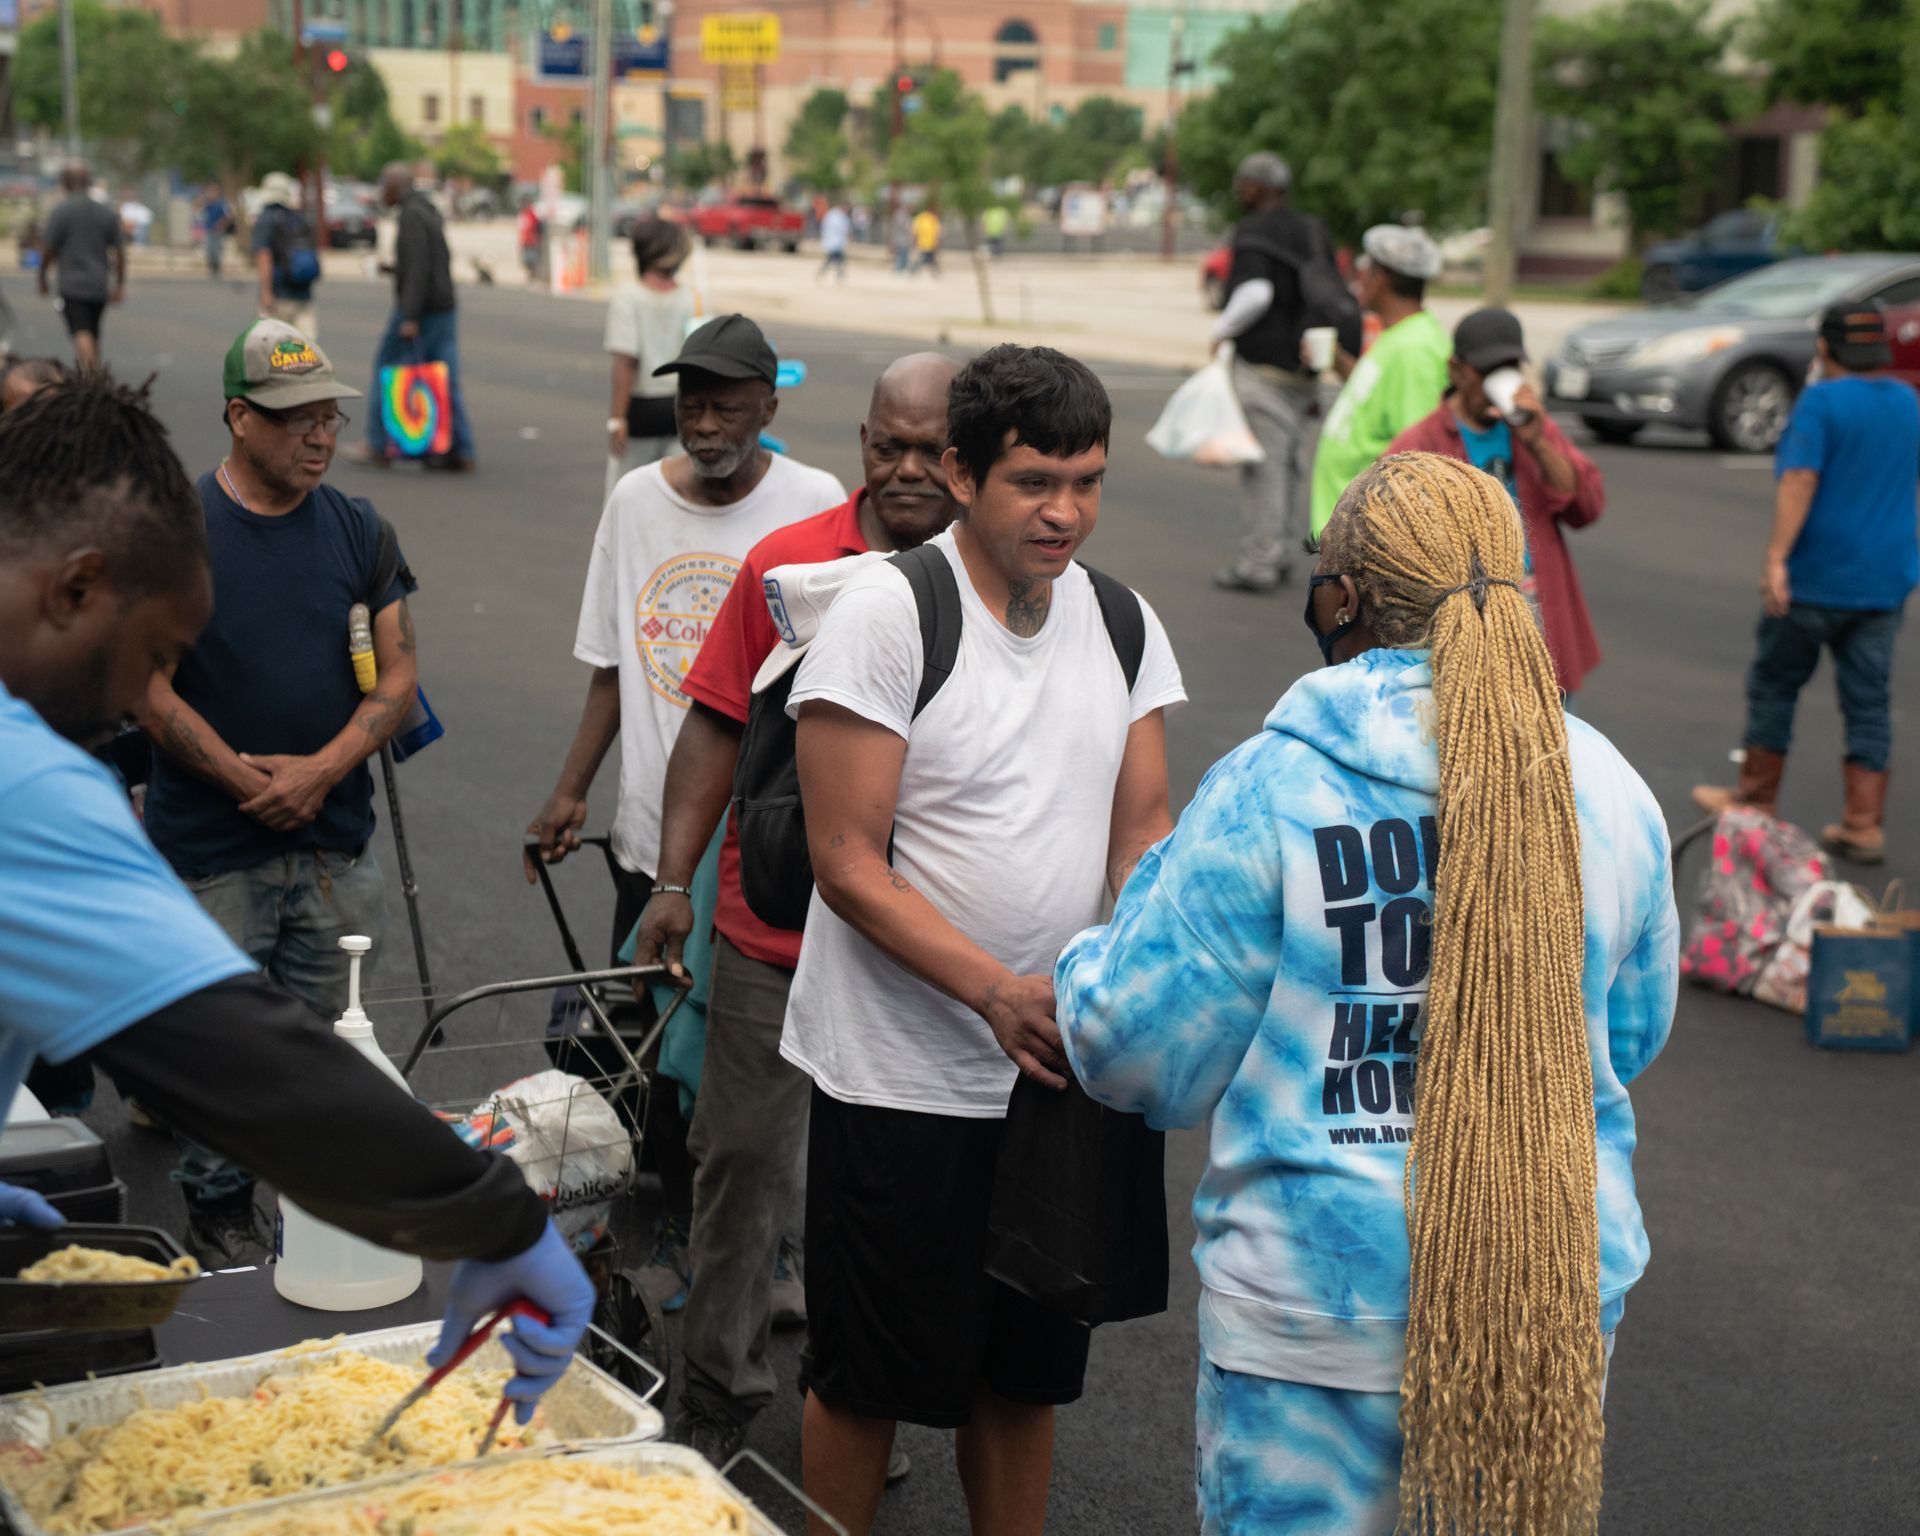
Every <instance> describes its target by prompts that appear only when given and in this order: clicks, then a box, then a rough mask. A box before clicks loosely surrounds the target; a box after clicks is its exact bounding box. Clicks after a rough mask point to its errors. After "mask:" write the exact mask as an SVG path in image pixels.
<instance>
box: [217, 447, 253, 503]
mask: <svg viewBox="0 0 1920 1536" xmlns="http://www.w3.org/2000/svg"><path fill="white" fill-rule="evenodd" d="M220 483H221V484H222V485H224V486H225V487H226V488H227V494H228V495H229V496H231V497H232V498H233V502H234V505H235V506H237V507H238V508H239V509H240V510H241V511H242V512H251V511H252V510H253V508H252V507H250V506H248V505H247V500H246V498H245V497H244V496H242V495H241V494H240V491H239V489H238V487H236V486H235V485H234V483H233V472H232V471H231V470H230V469H228V468H227V460H225V459H222V460H221V461H220Z"/></svg>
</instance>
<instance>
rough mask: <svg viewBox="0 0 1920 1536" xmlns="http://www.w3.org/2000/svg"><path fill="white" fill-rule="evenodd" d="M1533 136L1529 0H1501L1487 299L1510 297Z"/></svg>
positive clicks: (1500, 301) (1489, 192) (1497, 301)
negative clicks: (1521, 201) (1523, 190)
mask: <svg viewBox="0 0 1920 1536" xmlns="http://www.w3.org/2000/svg"><path fill="white" fill-rule="evenodd" d="M1532 140H1533V0H1503V4H1502V10H1501V19H1500V80H1499V85H1498V87H1497V90H1496V92H1495V97H1494V109H1493V164H1492V166H1491V167H1490V170H1489V174H1488V177H1487V229H1488V232H1489V234H1490V235H1491V237H1492V238H1491V239H1489V240H1488V242H1487V264H1486V270H1485V272H1484V274H1483V276H1484V279H1485V284H1486V300H1487V303H1489V304H1506V303H1509V302H1510V301H1511V300H1512V298H1513V278H1514V269H1515V266H1516V265H1517V262H1516V257H1515V251H1514V245H1515V236H1516V235H1517V234H1518V232H1519V225H1520V188H1521V186H1522V184H1523V183H1524V182H1525V181H1526V173H1527V146H1528V145H1529V144H1530V143H1531V142H1532Z"/></svg>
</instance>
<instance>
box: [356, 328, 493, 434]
mask: <svg viewBox="0 0 1920 1536" xmlns="http://www.w3.org/2000/svg"><path fill="white" fill-rule="evenodd" d="M459 318H460V312H459V311H458V310H457V309H447V310H442V311H441V312H440V313H439V314H434V315H422V316H421V317H420V335H419V337H418V338H417V339H416V340H413V341H408V340H407V339H406V338H405V337H404V336H402V335H401V334H400V320H401V315H400V311H399V310H397V309H396V310H395V311H394V312H393V313H392V314H390V315H388V316H387V328H386V330H385V331H383V332H382V333H381V336H380V346H379V349H378V350H377V351H376V352H375V353H374V354H373V394H372V396H371V397H370V398H369V399H368V401H367V446H368V447H369V448H371V449H372V450H373V451H374V452H375V453H378V454H385V453H386V451H387V429H386V426H385V424H384V423H383V422H382V421H381V419H380V370H381V369H382V368H389V367H392V366H393V365H394V364H395V363H445V364H446V365H447V392H448V396H449V398H450V399H451V400H452V402H453V446H452V447H451V448H449V449H448V450H447V451H448V452H449V453H451V454H452V455H453V456H454V457H455V458H456V459H470V458H472V457H473V430H472V428H471V427H469V426H468V425H467V402H466V398H465V396H463V395H462V394H461V393H460V327H459Z"/></svg>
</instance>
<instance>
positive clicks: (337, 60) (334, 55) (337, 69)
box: [327, 48, 352, 75]
mask: <svg viewBox="0 0 1920 1536" xmlns="http://www.w3.org/2000/svg"><path fill="white" fill-rule="evenodd" d="M351 62H352V61H351V60H349V59H348V58H347V51H346V49H344V48H334V49H330V50H329V51H328V53H327V68H328V69H330V70H332V71H333V72H334V73H335V74H336V75H337V74H340V73H342V72H343V71H344V70H345V69H346V67H347V65H348V64H349V63H351Z"/></svg>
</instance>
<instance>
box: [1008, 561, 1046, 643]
mask: <svg viewBox="0 0 1920 1536" xmlns="http://www.w3.org/2000/svg"><path fill="white" fill-rule="evenodd" d="M1052 596H1053V584H1052V583H1051V582H1045V581H1034V580H1032V579H1031V578H1029V577H1025V576H1017V577H1015V578H1014V579H1013V580H1012V581H1010V582H1008V583H1007V628H1008V629H1010V630H1012V631H1013V633H1015V634H1016V635H1019V636H1020V637H1021V638H1022V639H1023V640H1031V639H1032V638H1033V637H1034V636H1035V635H1037V634H1039V633H1040V626H1041V625H1043V624H1045V623H1046V622H1047V603H1048V601H1049V600H1050V599H1051V598H1052Z"/></svg>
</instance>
